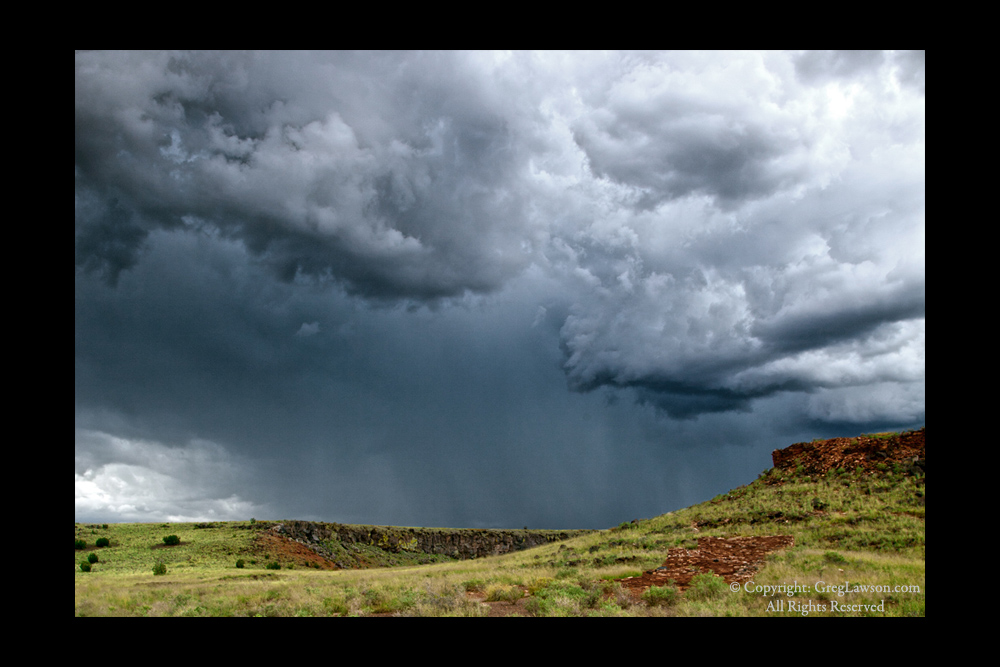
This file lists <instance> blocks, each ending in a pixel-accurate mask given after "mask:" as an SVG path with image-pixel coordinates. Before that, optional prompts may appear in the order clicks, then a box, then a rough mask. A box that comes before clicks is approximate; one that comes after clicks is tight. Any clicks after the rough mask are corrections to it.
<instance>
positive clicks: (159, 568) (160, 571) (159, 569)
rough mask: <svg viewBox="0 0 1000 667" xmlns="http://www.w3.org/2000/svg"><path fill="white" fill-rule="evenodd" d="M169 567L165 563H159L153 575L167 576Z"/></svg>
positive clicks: (154, 567)
mask: <svg viewBox="0 0 1000 667" xmlns="http://www.w3.org/2000/svg"><path fill="white" fill-rule="evenodd" d="M166 573H167V566H166V565H164V564H163V563H157V564H156V565H154V566H153V574H166Z"/></svg>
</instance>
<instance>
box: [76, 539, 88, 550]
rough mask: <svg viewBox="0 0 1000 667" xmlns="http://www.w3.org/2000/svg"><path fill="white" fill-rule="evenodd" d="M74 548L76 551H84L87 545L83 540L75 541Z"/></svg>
mask: <svg viewBox="0 0 1000 667" xmlns="http://www.w3.org/2000/svg"><path fill="white" fill-rule="evenodd" d="M76 548H77V549H86V548H87V543H86V542H85V541H83V540H77V541H76Z"/></svg>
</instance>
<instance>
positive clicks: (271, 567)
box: [264, 561, 281, 570]
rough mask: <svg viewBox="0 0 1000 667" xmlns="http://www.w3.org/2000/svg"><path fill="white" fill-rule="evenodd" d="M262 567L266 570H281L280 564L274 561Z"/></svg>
mask: <svg viewBox="0 0 1000 667" xmlns="http://www.w3.org/2000/svg"><path fill="white" fill-rule="evenodd" d="M264 567H266V568H267V569H268V570H280V569H281V563H278V562H276V561H271V562H270V563H268V564H267V565H265V566H264Z"/></svg>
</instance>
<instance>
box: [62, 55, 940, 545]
mask: <svg viewBox="0 0 1000 667" xmlns="http://www.w3.org/2000/svg"><path fill="white" fill-rule="evenodd" d="M923 60H924V59H923V53H922V52H873V53H855V52H848V53H837V52H829V53H828V52H793V53H781V52H776V53H770V52H768V53H756V52H753V53H742V52H740V53H716V52H710V53H691V52H682V53H610V54H609V53H591V52H587V53H512V54H506V53H497V54H494V53H489V54H487V53H443V54H442V53H297V52H281V53H270V52H264V53H254V52H224V53H218V52H176V53H175V52H127V53H118V52H85V53H78V54H77V56H76V146H75V148H76V165H75V166H76V169H75V186H76V210H75V223H76V248H75V249H76V257H75V261H76V266H77V275H76V341H75V344H76V410H77V429H78V435H77V457H78V461H77V463H78V465H77V467H78V470H77V483H78V497H83V498H84V499H85V500H84V501H83V505H84V506H86V508H87V512H88V513H89V514H88V516H95V514H94V513H95V512H99V511H101V509H100V508H110V507H114V508H117V509H115V510H113V511H115V512H118V514H119V515H121V516H149V517H153V516H156V517H165V516H194V515H202V516H206V515H207V514H209V513H212V512H215V513H216V514H215V516H218V515H219V514H221V513H225V512H229V513H240V512H251V511H260V512H263V511H265V510H266V511H267V512H269V513H282V512H287V515H288V516H298V517H303V515H304V514H309V515H310V516H312V517H313V518H320V519H322V518H334V517H332V516H331V512H336V513H337V516H340V517H341V519H340V520H348V517H350V520H356V521H359V522H371V521H386V522H394V523H407V522H413V523H422V524H432V525H433V524H436V525H479V524H482V523H493V524H494V525H495V524H497V523H508V524H509V525H515V524H517V525H520V524H521V523H522V521H524V520H527V519H523V520H522V519H519V518H517V517H528V516H530V517H532V521H535V520H536V521H537V522H536V524H535V525H536V526H537V525H539V524H540V523H547V524H548V525H549V526H550V527H565V526H566V525H569V523H572V522H576V523H581V524H584V523H588V522H589V521H590V519H586V518H585V517H594V516H600V517H602V518H601V521H605V520H607V521H608V522H609V523H612V522H617V521H620V520H621V519H622V518H623V517H621V516H620V515H619V513H620V512H621V511H622V510H621V509H620V508H621V507H626V506H627V507H640V506H641V507H649V508H650V512H653V511H662V507H663V505H664V503H667V504H669V503H676V502H679V499H680V498H681V496H680V495H678V494H681V491H680V490H679V489H681V488H682V487H683V488H684V489H686V491H684V493H687V494H689V495H691V496H692V497H691V498H690V501H692V502H693V501H697V500H701V499H702V498H701V492H700V491H699V489H704V488H706V487H705V485H706V484H710V485H712V484H714V485H719V486H721V485H723V484H724V483H729V482H730V481H733V482H735V483H736V484H739V483H744V481H745V479H743V476H744V474H745V472H746V471H745V470H744V468H745V467H746V466H748V465H752V466H759V467H760V468H761V469H762V468H763V467H766V464H767V457H768V455H769V452H770V450H771V449H773V448H774V447H775V446H780V445H783V444H790V443H789V442H786V441H785V438H798V437H805V435H804V434H810V435H809V436H808V438H807V439H809V438H811V437H816V435H817V434H818V433H817V430H822V428H824V425H827V426H829V427H831V428H832V427H834V426H836V427H837V428H843V426H844V425H845V424H856V425H859V427H860V426H862V425H863V426H864V427H865V428H876V427H879V428H890V427H895V426H900V425H907V426H909V425H918V424H919V423H920V422H921V420H922V419H923V401H924V310H925V306H924V304H925V298H924V293H925V279H924V234H923V230H924V182H925V175H924V92H923V91H924V73H923V72H924V65H923ZM567 388H568V389H569V391H567ZM835 434H840V433H835ZM775 438H777V439H778V440H777V442H775ZM792 441H794V439H793V440H792ZM130 443H131V444H130ZM691 443H699V447H700V448H703V449H704V452H703V451H702V450H701V449H699V447H695V446H694V445H693V444H691ZM129 447H132V449H129ZM740 447H743V448H744V449H745V450H746V451H743V450H741V449H740ZM126 450H128V451H130V452H131V453H129V454H126V453H124V452H126ZM713 451H715V452H718V451H726V452H728V454H727V456H730V457H731V459H732V460H733V461H737V460H739V461H740V462H741V463H740V464H739V465H740V466H743V467H739V466H736V464H734V466H735V467H734V468H733V469H732V470H730V471H729V472H728V473H727V474H728V475H730V476H729V477H725V479H723V478H722V477H718V478H713V480H714V481H711V482H709V481H708V477H706V475H708V476H710V474H709V473H708V472H705V471H704V470H702V469H701V468H700V467H699V466H700V465H702V464H704V463H706V462H708V461H714V460H716V459H717V458H718V457H717V456H715V455H714V454H712V452H713ZM682 454H683V455H682ZM636 458H638V459H639V460H641V461H644V462H645V463H642V464H637V463H636V462H635V460H636ZM198 461H203V462H205V466H206V468H207V469H210V470H221V469H222V468H224V467H226V466H230V467H231V468H232V469H233V470H234V471H237V472H238V473H239V474H238V475H235V476H234V477H233V479H232V480H231V481H230V482H228V483H227V484H220V485H219V486H218V487H214V486H213V484H212V482H211V476H204V475H193V474H191V473H189V471H190V470H193V469H194V468H195V467H197V466H198V465H199V464H198V463H197V462H198ZM637 467H639V468H642V472H641V473H638V472H636V468H637ZM665 470H669V471H670V472H669V473H665V472H663V471H665ZM753 472H754V474H756V472H759V470H754V471H753ZM234 474H235V473H234ZM660 474H663V475H666V476H667V477H668V478H669V480H668V481H665V478H660V477H657V475H660ZM712 474H714V473H712ZM185 476H190V477H191V479H190V482H189V483H188V482H183V481H180V482H177V484H178V489H179V490H178V491H177V492H176V493H173V492H171V493H167V492H166V491H163V489H165V488H167V487H169V486H170V484H171V483H172V482H171V480H175V481H176V480H179V479H181V478H183V477H185ZM125 480H127V482H126V481H125ZM141 480H146V481H145V482H143V481H141ZM624 480H631V482H625V481H624ZM695 480H697V481H695ZM632 482H635V484H636V485H635V486H634V487H633V486H631V484H632ZM144 484H146V485H152V486H156V487H157V488H159V489H160V491H158V492H157V493H152V492H147V491H146V490H144V489H146V487H144V486H143V485H144ZM134 487H139V491H135V492H133V491H129V492H128V493H127V494H126V493H124V491H122V489H126V488H127V489H133V488H134ZM625 487H627V488H628V490H623V488H625ZM248 488H253V489H255V491H254V494H253V497H251V496H250V495H248V494H245V493H243V492H242V491H241V489H244V490H245V489H248ZM583 489H589V491H586V490H583ZM718 490H725V489H724V488H718ZM182 491H183V492H182ZM716 492H717V491H716ZM157 494H159V495H161V496H163V495H164V494H166V495H168V496H170V501H169V502H168V503H164V504H163V506H162V507H161V508H160V509H157V508H156V506H155V502H153V500H152V499H153V498H154V497H155V496H156V495H157ZM185 494H187V495H189V496H191V497H201V496H203V497H204V498H207V499H208V500H206V501H205V503H206V504H203V505H198V504H197V503H195V504H190V503H188V504H185V503H186V501H184V498H185V497H186V496H185ZM681 495H683V494H681ZM685 497H686V496H685ZM147 501H148V502H147ZM144 503H145V504H146V505H144ZM78 504H79V501H78ZM147 505H148V506H147ZM168 505H169V509H167V507H168ZM143 507H146V509H143ZM227 508H228V509H227ZM306 508H308V509H306ZM334 508H335V509H334ZM418 508H425V513H423V514H421V510H419V509H418ZM567 508H572V509H567ZM107 511H112V510H107ZM630 511H631V510H630ZM637 511H638V510H637ZM376 516H377V517H378V518H376ZM570 516H572V522H568V520H567V517H570ZM303 518H304V517H303ZM510 522H514V523H510ZM590 525H593V524H590Z"/></svg>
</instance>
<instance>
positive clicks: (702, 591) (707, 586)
mask: <svg viewBox="0 0 1000 667" xmlns="http://www.w3.org/2000/svg"><path fill="white" fill-rule="evenodd" d="M728 590H729V587H728V586H726V580H725V579H723V578H722V577H720V576H718V575H715V574H707V573H706V574H698V575H695V576H694V578H693V579H691V588H690V589H688V593H687V596H688V597H689V598H690V599H692V600H709V599H711V598H716V597H719V596H720V595H722V594H723V593H725V592H726V591H728Z"/></svg>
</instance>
